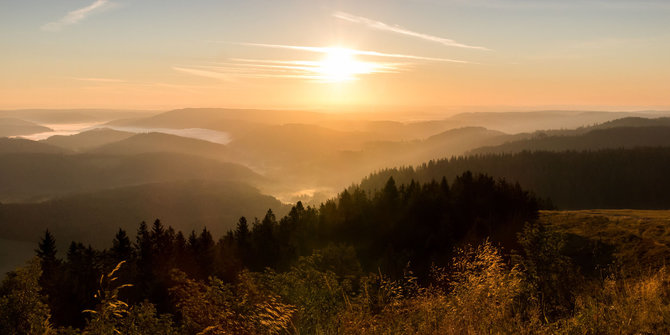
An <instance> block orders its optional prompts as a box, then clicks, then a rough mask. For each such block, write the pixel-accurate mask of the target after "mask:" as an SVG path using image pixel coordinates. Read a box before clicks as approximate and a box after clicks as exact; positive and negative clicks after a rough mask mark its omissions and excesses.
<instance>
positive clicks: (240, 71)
mask: <svg viewBox="0 0 670 335" xmlns="http://www.w3.org/2000/svg"><path fill="white" fill-rule="evenodd" d="M226 43H229V42H226ZM235 44H238V45H245V46H250V47H260V48H274V49H288V50H295V51H299V52H303V53H312V54H319V55H321V56H320V57H319V58H317V59H248V58H231V59H228V60H227V61H226V62H222V63H214V64H211V63H210V64H207V65H191V66H174V67H173V68H172V69H173V70H175V71H179V72H182V73H187V74H191V75H195V76H200V77H207V78H214V79H219V80H224V81H234V80H235V79H238V78H293V79H303V80H308V81H315V82H341V81H350V80H357V79H359V77H361V76H365V75H373V74H383V73H398V72H403V71H406V70H408V69H409V68H410V67H411V66H412V65H413V64H414V63H416V62H417V61H424V62H450V63H471V62H468V61H464V60H457V59H449V58H434V57H424V56H418V55H407V54H396V53H385V52H379V51H370V50H357V49H349V48H343V47H317V46H300V45H281V44H263V43H235ZM391 59H393V60H391Z"/></svg>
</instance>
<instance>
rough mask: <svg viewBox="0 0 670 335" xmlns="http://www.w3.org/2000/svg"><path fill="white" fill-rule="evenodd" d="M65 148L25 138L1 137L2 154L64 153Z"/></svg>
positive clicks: (0, 149)
mask: <svg viewBox="0 0 670 335" xmlns="http://www.w3.org/2000/svg"><path fill="white" fill-rule="evenodd" d="M66 152H68V151H67V150H65V149H62V148H58V147H55V146H53V145H49V144H46V143H41V142H36V141H31V140H27V139H23V138H7V137H0V155H4V154H63V153H66Z"/></svg>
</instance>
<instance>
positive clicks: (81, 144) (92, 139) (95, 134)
mask: <svg viewBox="0 0 670 335" xmlns="http://www.w3.org/2000/svg"><path fill="white" fill-rule="evenodd" d="M133 135H135V134H134V133H130V132H125V131H118V130H112V129H109V128H95V129H91V130H87V131H84V132H81V133H78V134H75V135H68V136H66V135H54V136H51V137H49V138H47V139H45V140H42V141H41V142H43V143H47V144H50V145H54V146H57V147H61V148H64V149H68V150H72V151H78V152H83V151H88V150H91V149H93V148H96V147H100V146H103V145H105V144H110V143H113V142H118V141H121V140H125V139H127V138H129V137H131V136H133Z"/></svg>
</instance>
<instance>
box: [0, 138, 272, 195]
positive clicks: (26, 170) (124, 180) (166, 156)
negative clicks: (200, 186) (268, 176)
mask: <svg viewBox="0 0 670 335" xmlns="http://www.w3.org/2000/svg"><path fill="white" fill-rule="evenodd" d="M38 144H40V145H45V146H46V144H42V143H38ZM191 179H201V180H211V181H227V180H228V181H229V180H235V181H238V182H242V183H250V184H252V185H256V184H257V183H259V182H260V181H261V180H263V177H261V176H259V175H258V174H256V173H254V172H253V171H251V170H249V169H248V168H246V167H243V166H241V165H237V164H232V163H224V162H220V161H215V160H211V159H207V158H202V157H198V156H193V155H185V154H175V153H145V154H140V155H102V154H77V155H62V154H4V155H2V156H0V185H2V188H0V202H5V203H6V202H27V201H36V200H43V199H48V198H52V197H54V196H60V195H66V194H74V193H80V192H92V191H97V190H102V189H108V188H114V187H121V186H131V185H138V184H144V183H154V182H167V181H179V180H191Z"/></svg>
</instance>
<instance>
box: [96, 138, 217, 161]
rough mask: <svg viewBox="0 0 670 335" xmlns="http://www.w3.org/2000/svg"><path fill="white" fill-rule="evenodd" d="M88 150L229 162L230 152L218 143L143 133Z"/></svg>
mask: <svg viewBox="0 0 670 335" xmlns="http://www.w3.org/2000/svg"><path fill="white" fill-rule="evenodd" d="M124 137H125V138H123V139H121V140H119V141H116V142H112V143H108V144H105V145H102V146H99V147H96V148H93V149H91V150H89V151H88V152H89V153H94V154H105V155H137V154H143V153H157V152H169V153H180V154H190V155H196V156H203V157H208V158H212V159H217V160H229V159H230V157H229V156H230V152H229V150H228V149H227V148H226V146H224V145H222V144H218V143H213V142H208V141H203V140H198V139H194V138H187V137H181V136H176V135H170V134H163V133H155V132H154V133H143V134H133V135H130V136H127V137H126V136H124Z"/></svg>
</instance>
